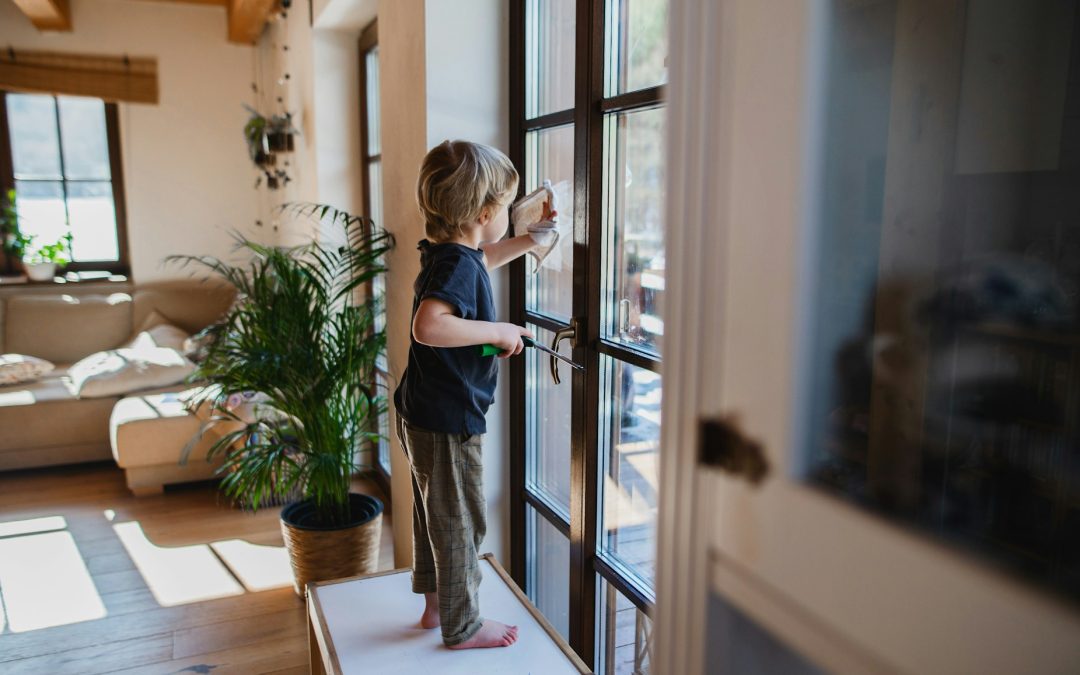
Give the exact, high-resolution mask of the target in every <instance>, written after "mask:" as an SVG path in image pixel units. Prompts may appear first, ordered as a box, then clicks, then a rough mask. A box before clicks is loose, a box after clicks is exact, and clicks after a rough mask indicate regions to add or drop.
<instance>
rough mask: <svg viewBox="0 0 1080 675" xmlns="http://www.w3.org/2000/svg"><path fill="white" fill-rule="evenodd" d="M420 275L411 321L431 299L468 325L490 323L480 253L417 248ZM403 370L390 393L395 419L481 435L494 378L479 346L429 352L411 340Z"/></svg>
mask: <svg viewBox="0 0 1080 675" xmlns="http://www.w3.org/2000/svg"><path fill="white" fill-rule="evenodd" d="M418 248H419V249H420V275H419V276H417V277H416V284H415V285H414V286H413V293H414V298H413V309H412V313H413V316H416V309H417V308H418V307H419V306H420V301H421V300H424V299H426V298H436V299H438V300H442V301H443V302H446V303H448V304H449V305H450V306H451V307H453V308H454V313H455V314H456V315H457V316H459V317H461V318H462V319H469V320H470V321H495V302H494V298H493V297H492V292H491V277H489V276H488V271H487V267H486V266H485V265H484V253H483V251H478V250H476V249H473V248H469V247H468V246H463V245H462V244H453V243H447V244H432V243H431V242H429V241H427V240H426V239H425V240H423V241H421V242H420V245H419V246H418ZM411 332H412V331H410V346H409V365H408V367H407V368H406V369H405V375H404V376H403V377H402V378H401V384H399V385H398V388H397V391H395V392H394V405H395V406H396V407H397V411H398V414H400V415H401V416H402V417H404V418H405V421H406V422H408V423H409V424H411V425H413V426H415V427H419V428H421V429H426V430H428V431H438V432H443V433H451V434H469V435H471V434H482V433H484V432H485V431H487V422H486V420H485V419H484V416H485V415H486V414H487V410H488V407H489V406H491V402H492V400H493V399H494V397H495V380H496V377H497V375H498V372H499V367H498V365H497V364H496V360H495V357H494V356H481V355H480V346H479V345H473V346H469V347H429V346H427V345H422V344H420V343H419V342H417V341H416V340H415V339H413V338H412V337H411Z"/></svg>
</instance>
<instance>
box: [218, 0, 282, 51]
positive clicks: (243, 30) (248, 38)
mask: <svg viewBox="0 0 1080 675" xmlns="http://www.w3.org/2000/svg"><path fill="white" fill-rule="evenodd" d="M228 1H229V4H228V5H227V8H228V13H229V42H235V43H237V44H245V45H252V44H255V43H256V42H257V41H258V39H259V36H260V35H262V32H263V28H265V27H266V22H267V20H268V19H269V18H270V14H271V13H273V11H274V10H275V9H276V8H277V4H278V0H228Z"/></svg>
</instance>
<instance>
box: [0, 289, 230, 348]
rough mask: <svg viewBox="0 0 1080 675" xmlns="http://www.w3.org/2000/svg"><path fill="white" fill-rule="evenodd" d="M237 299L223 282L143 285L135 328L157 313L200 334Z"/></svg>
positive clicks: (137, 301)
mask: <svg viewBox="0 0 1080 675" xmlns="http://www.w3.org/2000/svg"><path fill="white" fill-rule="evenodd" d="M235 298H236V289H235V288H234V287H233V286H231V285H226V284H224V283H222V282H220V281H206V282H200V281H192V280H189V279H178V280H172V281H156V282H152V283H148V284H141V285H140V286H139V287H138V289H137V290H136V291H135V299H134V304H133V305H132V312H133V313H132V325H133V326H140V327H141V326H142V325H143V324H144V323H145V322H147V319H148V318H151V314H152V313H153V312H157V313H159V314H160V315H162V316H163V317H165V318H166V320H167V321H168V323H171V324H173V325H175V326H179V327H180V328H182V329H184V330H185V331H187V332H188V333H197V332H199V331H200V330H202V329H203V328H206V327H207V326H209V325H210V324H212V323H214V322H216V321H218V320H219V319H220V318H221V316H222V315H223V314H224V313H225V312H226V311H227V310H228V309H229V307H231V306H232V303H233V301H234V300H235ZM9 351H11V350H9Z"/></svg>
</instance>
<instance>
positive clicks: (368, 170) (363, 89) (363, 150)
mask: <svg viewBox="0 0 1080 675" xmlns="http://www.w3.org/2000/svg"><path fill="white" fill-rule="evenodd" d="M359 52H360V164H361V181H362V182H363V195H364V197H363V200H364V201H363V203H364V216H365V217H366V218H368V219H369V220H370V221H371V222H372V224H373V226H374V227H377V228H378V227H382V226H383V218H382V171H381V167H382V163H381V160H382V154H381V153H382V150H381V142H380V137H379V134H380V125H379V29H378V23H377V22H375V21H373V22H372V23H371V25H369V26H368V27H367V28H365V29H364V30H363V32H362V33H361V35H360V43H359ZM385 283H386V282H385V279H384V278H383V277H381V276H379V277H376V278H375V279H373V280H372V282H371V284H370V286H369V289H368V290H369V292H370V293H371V294H372V295H373V297H375V298H378V299H379V301H380V302H382V298H384V297H385V291H386V289H385V287H384V285H385ZM375 321H376V326H375V327H376V330H383V329H385V327H386V312H385V307H383V308H382V309H381V310H380V312H379V313H378V315H377V316H376V320H375ZM375 379H376V382H375V384H376V387H377V388H378V390H379V391H380V392H382V393H383V394H384V395H388V392H389V391H390V375H389V364H388V363H387V361H386V355H385V354H383V355H380V356H379V359H378V361H377V363H376V368H375ZM390 433H391V425H390V413H389V411H384V412H383V413H382V414H381V415H380V416H379V436H380V439H379V444H378V447H377V448H376V457H375V476H376V479H377V480H378V482H379V485H380V487H382V489H383V492H384V494H386V495H388V496H389V494H390V441H389V439H390Z"/></svg>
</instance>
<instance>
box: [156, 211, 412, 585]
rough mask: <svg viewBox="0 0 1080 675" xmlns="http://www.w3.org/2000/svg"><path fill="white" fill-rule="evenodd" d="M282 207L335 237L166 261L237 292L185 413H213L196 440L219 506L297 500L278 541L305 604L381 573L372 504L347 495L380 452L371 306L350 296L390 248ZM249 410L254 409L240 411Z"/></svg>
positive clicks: (323, 218)
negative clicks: (340, 581) (234, 259)
mask: <svg viewBox="0 0 1080 675" xmlns="http://www.w3.org/2000/svg"><path fill="white" fill-rule="evenodd" d="M284 208H286V209H287V210H288V212H289V213H290V214H292V215H294V216H303V217H312V218H313V219H316V220H318V221H320V222H325V223H327V225H330V224H334V225H338V226H341V227H343V229H344V238H343V239H341V240H340V241H341V243H333V244H327V243H321V242H319V241H312V242H311V243H308V244H305V245H302V246H299V247H295V248H278V247H274V246H266V245H263V244H259V243H257V242H254V241H251V240H249V239H246V238H244V237H238V242H237V244H238V246H237V248H238V250H240V251H243V252H245V253H246V254H247V257H248V260H247V261H246V262H244V263H241V264H238V265H234V264H230V263H227V262H223V261H221V260H219V259H217V258H213V257H209V256H174V257H172V258H170V260H173V261H178V262H180V263H181V264H193V265H197V266H199V267H203V268H206V269H209V270H210V271H211V272H212V273H214V274H215V275H216V276H219V277H222V278H224V279H225V280H227V281H228V282H230V283H232V284H233V285H234V286H236V288H237V291H238V294H237V301H236V303H235V304H234V305H233V307H232V308H231V309H230V310H229V311H228V312H227V314H226V315H225V317H223V319H222V321H221V322H220V323H219V324H218V325H217V326H216V327H215V329H214V334H213V337H212V339H211V340H209V343H208V344H207V345H206V347H205V353H204V357H205V358H204V359H203V361H202V362H201V363H200V364H199V366H198V369H197V370H196V372H195V373H194V374H193V376H192V377H193V378H194V379H197V380H201V381H205V382H207V383H208V385H209V386H207V387H204V388H203V389H201V392H202V393H201V394H200V395H199V396H196V397H195V399H194V400H192V401H191V402H190V403H189V405H191V406H192V407H199V406H202V405H207V404H208V405H209V406H211V409H212V410H213V411H214V412H213V414H212V415H211V417H210V419H209V420H208V421H207V422H206V423H205V424H204V425H203V429H202V432H203V433H205V432H208V431H213V432H214V433H216V434H218V437H217V440H216V441H215V443H214V444H213V445H212V446H211V448H210V450H209V458H212V457H215V456H224V462H223V465H222V468H221V470H220V473H221V476H222V481H221V485H222V487H223V489H224V490H225V492H226V493H227V494H228V495H230V496H232V497H233V498H235V499H237V500H239V501H242V502H243V503H244V505H245V506H248V507H250V508H252V509H258V508H259V506H260V505H263V504H267V503H271V501H272V499H271V498H273V497H277V498H285V497H287V496H288V495H290V494H293V493H294V492H296V491H298V492H299V494H300V495H301V496H302V499H300V500H299V501H296V502H294V503H291V504H289V505H288V506H286V507H285V508H284V509H283V510H282V512H281V529H282V535H283V538H284V540H285V545H286V548H287V549H288V551H289V558H290V562H291V563H292V567H293V576H294V587H295V590H296V592H297V593H298V594H299V595H301V596H303V595H304V594H305V593H306V588H307V584H308V583H309V582H312V581H323V580H327V579H335V578H341V577H346V576H353V575H357V574H364V573H367V572H372V571H374V570H375V566H376V565H377V563H378V550H379V539H380V530H381V527H382V525H381V523H382V510H383V505H382V502H380V501H379V500H378V499H376V498H375V497H371V496H368V495H363V494H357V493H352V492H351V491H350V484H351V482H352V477H353V474H354V473H355V472H357V471H358V470H361V469H363V468H367V467H368V465H367V464H366V463H365V464H361V462H360V461H359V458H360V457H361V451H362V450H365V449H366V450H367V451H368V453H367V454H369V455H370V451H371V449H372V448H374V447H376V446H377V443H378V439H379V433H378V416H379V415H380V414H381V413H382V412H383V411H385V409H386V402H385V397H384V396H383V395H382V394H381V393H380V392H379V390H378V389H377V387H376V384H375V383H376V379H375V365H376V359H377V358H378V356H379V354H381V353H382V351H383V348H384V345H385V343H386V337H385V333H384V332H383V331H382V330H379V329H377V328H376V316H377V313H378V303H379V302H380V299H379V298H373V297H367V296H366V294H360V293H357V289H359V288H361V287H363V286H365V285H366V284H367V283H368V282H369V281H371V280H372V279H374V278H375V277H376V276H377V275H380V274H383V273H384V272H385V267H384V266H383V256H384V255H385V253H386V252H387V251H388V250H389V249H390V247H391V245H392V238H391V236H390V235H389V234H388V233H386V232H383V231H380V230H376V229H375V228H374V227H373V225H372V224H371V222H370V221H366V220H364V219H363V218H360V217H357V216H352V215H349V214H347V213H344V212H341V211H337V210H336V209H333V208H331V207H329V206H321V205H310V204H308V205H294V206H290V207H284ZM362 295H364V296H365V297H359V296H362ZM247 400H249V401H253V402H256V403H252V404H251V405H242V404H241V403H242V402H243V401H247ZM194 440H197V439H194ZM193 445H194V443H189V446H193Z"/></svg>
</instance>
